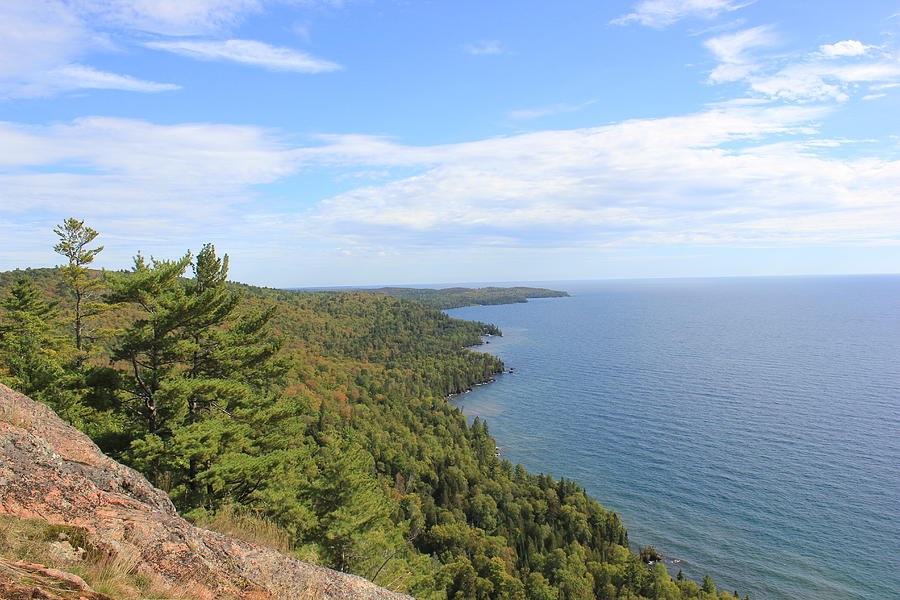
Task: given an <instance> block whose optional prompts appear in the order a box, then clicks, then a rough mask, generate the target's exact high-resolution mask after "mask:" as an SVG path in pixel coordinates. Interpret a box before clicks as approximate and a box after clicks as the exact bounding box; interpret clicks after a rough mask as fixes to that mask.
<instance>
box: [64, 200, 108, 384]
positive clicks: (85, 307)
mask: <svg viewBox="0 0 900 600" xmlns="http://www.w3.org/2000/svg"><path fill="white" fill-rule="evenodd" d="M53 232H54V233H55V234H56V235H57V236H59V243H57V244H56V245H55V246H53V250H54V251H55V252H56V253H57V254H61V255H62V256H65V257H66V258H67V259H68V264H66V265H63V266H61V267H60V271H61V273H62V276H63V282H64V283H65V284H66V285H67V286H68V287H69V289H70V290H71V292H72V295H73V296H74V298H75V304H74V307H73V312H74V317H73V325H74V334H75V348H76V350H77V351H78V353H79V354H78V355H77V356H76V364H77V365H78V366H79V367H80V366H81V364H82V363H83V362H84V360H85V356H84V354H83V352H84V350H86V346H87V344H88V342H89V341H91V331H90V329H89V328H88V323H89V321H90V320H92V319H94V318H96V317H97V316H99V315H100V314H102V313H104V312H106V311H107V310H109V309H110V306H109V305H108V304H106V303H104V302H102V301H99V297H100V289H99V288H100V287H101V286H102V281H101V280H99V279H97V278H93V277H91V274H90V269H89V267H88V265H90V264H91V263H93V262H94V259H95V258H96V257H97V255H98V254H99V253H100V252H102V251H103V246H98V247H96V248H88V245H89V244H90V243H91V242H93V241H94V240H95V239H96V238H97V236H98V235H99V234H98V233H97V232H96V231H94V230H93V229H91V228H90V227H85V225H84V221H79V220H77V219H74V218H69V219H66V220H65V221H63V223H62V224H61V225H59V226H57V227H56V229H54V230H53Z"/></svg>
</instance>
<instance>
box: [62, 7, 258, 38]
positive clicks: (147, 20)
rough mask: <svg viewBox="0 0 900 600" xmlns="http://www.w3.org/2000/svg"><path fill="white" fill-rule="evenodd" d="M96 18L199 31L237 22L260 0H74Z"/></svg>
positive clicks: (142, 26)
mask: <svg viewBox="0 0 900 600" xmlns="http://www.w3.org/2000/svg"><path fill="white" fill-rule="evenodd" d="M72 4H73V5H74V6H75V7H76V8H77V9H78V11H79V12H80V13H82V14H84V15H86V16H87V17H88V18H90V19H91V20H94V21H100V22H105V23H108V24H111V25H119V26H125V27H127V28H130V29H139V30H142V31H149V32H154V33H162V34H166V35H196V34H203V33H209V32H212V31H217V30H220V29H223V28H226V27H230V26H233V25H235V24H236V23H238V22H239V21H240V20H241V19H242V18H243V17H245V16H246V15H248V14H251V13H253V12H257V11H259V10H261V8H262V4H263V2H262V1H261V0H72Z"/></svg>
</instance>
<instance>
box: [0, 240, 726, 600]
mask: <svg viewBox="0 0 900 600" xmlns="http://www.w3.org/2000/svg"><path fill="white" fill-rule="evenodd" d="M191 265H193V267H192V266H191ZM189 268H193V269H195V270H197V273H196V275H195V277H194V278H193V279H184V278H182V275H184V274H186V272H187V270H188V269H189ZM226 272H227V262H224V264H223V261H222V260H220V259H217V258H216V257H215V255H214V252H213V251H212V249H211V248H209V247H207V248H204V250H203V251H201V252H200V253H198V255H197V257H196V258H194V257H184V258H182V259H178V260H174V261H160V262H155V263H150V264H147V263H144V264H141V263H138V264H136V268H135V270H134V272H132V273H131V274H130V275H127V276H126V275H123V274H112V276H110V277H107V279H106V280H100V279H98V274H96V273H89V274H88V275H89V277H90V280H91V281H92V282H97V283H96V288H95V291H96V294H95V301H96V302H97V303H101V300H102V301H105V302H108V303H114V304H113V305H111V306H105V307H104V308H103V310H98V311H97V312H98V316H97V317H96V318H95V319H93V320H92V321H91V322H90V323H89V326H88V329H87V330H86V331H87V332H88V333H87V334H86V338H85V339H91V340H94V341H93V342H92V343H88V344H86V345H85V347H84V348H83V349H82V350H81V351H77V350H74V349H73V347H72V344H73V342H72V334H71V327H72V320H71V316H72V308H71V296H70V295H69V294H68V292H67V288H66V285H65V284H64V283H63V282H62V281H61V280H60V278H59V274H58V273H57V272H54V271H53V270H34V271H31V272H30V273H27V274H29V275H31V276H32V279H33V280H34V281H35V284H36V286H35V287H29V284H27V282H25V283H19V284H11V282H12V281H14V280H16V279H17V278H18V275H21V274H22V273H21V272H20V273H17V274H4V275H2V276H0V283H5V284H6V289H7V291H3V292H2V293H3V294H4V297H5V300H4V301H3V302H4V303H3V308H4V314H3V315H2V319H0V333H2V337H0V341H2V345H0V365H2V366H0V369H2V370H0V381H5V382H8V383H9V384H10V385H11V386H12V387H14V388H16V389H18V390H19V391H22V392H26V393H28V394H29V395H31V396H32V397H33V398H35V399H36V400H40V401H42V402H45V403H47V404H49V405H51V406H52V407H53V408H54V409H56V410H57V412H59V413H60V415H61V416H63V417H64V418H66V419H67V420H68V421H69V422H71V423H72V424H74V425H76V426H78V427H79V428H81V429H82V430H83V431H85V432H86V433H87V434H88V435H90V436H91V438H92V439H94V441H95V442H96V443H97V444H98V445H99V446H100V448H101V449H102V450H103V451H104V452H106V453H107V454H109V455H111V456H112V457H113V458H115V459H116V460H119V461H122V462H124V463H126V464H128V465H129V466H131V467H133V468H135V469H137V470H138V471H140V472H141V473H143V474H144V475H146V476H147V477H148V479H150V481H151V482H153V483H154V484H155V485H156V486H157V487H159V488H161V489H163V490H165V491H166V492H167V493H168V496H169V497H170V498H171V500H172V501H173V502H174V505H175V507H176V508H177V510H178V511H179V512H180V513H181V514H183V515H185V516H187V517H188V518H189V519H190V520H193V521H195V522H199V523H209V524H210V527H212V526H214V524H215V523H217V522H218V521H217V519H219V518H220V517H221V516H222V515H228V514H232V513H234V512H237V513H244V514H252V515H254V516H256V517H258V518H261V519H264V520H265V521H266V522H267V523H270V524H272V525H273V526H274V527H275V528H276V529H277V534H278V536H280V538H281V539H283V540H284V546H285V548H286V552H288V553H289V554H291V556H294V557H297V558H301V559H304V560H307V561H310V562H313V563H316V564H321V565H325V566H328V567H332V568H335V569H338V570H341V571H347V572H352V573H356V574H358V575H361V576H363V577H366V578H368V579H371V580H372V581H374V582H375V583H376V584H378V585H381V586H384V587H387V588H389V589H394V590H398V591H401V592H406V593H409V594H412V595H414V596H416V597H417V598H420V599H422V600H425V599H433V600H489V599H496V600H501V599H509V600H512V599H519V600H526V599H527V600H590V599H593V598H600V599H603V600H607V599H609V600H612V599H613V598H634V599H640V598H669V599H671V600H679V599H682V598H683V599H687V598H702V599H704V600H708V599H712V598H723V599H728V598H731V597H732V596H731V595H730V594H727V593H724V592H717V591H716V589H715V586H714V584H713V583H712V582H711V581H704V584H703V586H702V588H701V586H698V585H697V584H695V583H693V582H690V581H684V580H681V579H678V580H676V579H673V578H671V577H670V576H669V574H668V573H666V571H665V567H664V566H663V565H662V564H659V563H657V564H655V565H652V566H648V565H646V564H645V563H644V562H643V561H642V560H641V557H639V556H638V554H637V553H634V552H632V551H631V550H630V549H629V544H628V538H627V533H626V531H625V529H624V527H622V525H621V523H620V521H619V518H618V516H617V515H616V514H615V513H613V512H611V511H608V510H606V509H604V508H603V507H602V506H601V505H600V504H599V503H598V502H596V501H595V500H593V499H591V498H589V497H588V496H587V495H586V494H585V493H584V491H583V489H582V488H581V487H580V486H579V485H578V484H576V483H574V482H572V481H569V480H565V479H563V480H557V479H554V478H552V477H550V476H547V475H534V474H529V473H527V472H526V471H525V470H524V469H523V468H522V467H521V466H514V465H511V464H510V463H509V462H508V461H505V460H502V458H499V457H497V456H495V442H494V440H493V438H492V437H491V436H490V434H489V432H488V429H487V426H486V425H485V424H484V423H482V422H479V421H477V420H476V422H474V423H472V424H469V423H467V421H466V419H465V417H464V416H463V415H462V414H461V413H460V411H459V410H458V409H456V408H455V407H453V406H452V405H450V404H448V403H447V402H446V401H445V399H444V398H445V397H446V396H447V395H449V394H452V393H455V392H459V391H462V390H464V389H466V388H468V387H469V386H471V385H473V384H475V383H479V382H483V381H488V380H490V378H491V377H492V375H493V374H494V373H496V372H498V371H499V370H501V369H502V364H501V363H500V362H499V361H498V360H497V359H496V358H494V357H492V356H489V355H486V354H482V353H477V352H472V351H470V350H466V349H465V348H466V347H468V346H472V345H473V344H477V343H478V342H479V341H480V338H481V336H482V335H484V334H485V333H498V332H497V330H496V328H493V327H492V326H489V325H485V324H479V323H470V322H466V321H461V320H458V319H452V318H450V317H448V316H447V315H445V314H444V313H442V312H440V311H439V310H435V309H432V308H429V307H426V306H425V305H423V304H422V303H420V302H414V301H409V300H403V299H398V298H391V297H386V296H382V295H377V294H369V293H347V294H337V293H311V292H291V291H286V290H270V289H263V288H256V287H253V286H246V285H240V284H226V283H225V274H226ZM10 285H12V287H9V286H10ZM8 290H13V292H15V293H14V294H12V295H10V292H9V291H8ZM51 298H55V299H57V300H60V301H61V304H60V305H59V306H58V307H51V306H48V305H47V301H48V299H51ZM60 310H61V311H62V312H61V313H59V314H57V311H60ZM32 342H36V343H32ZM646 555H648V553H646V552H645V556H646Z"/></svg>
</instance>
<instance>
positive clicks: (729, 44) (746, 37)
mask: <svg viewBox="0 0 900 600" xmlns="http://www.w3.org/2000/svg"><path fill="white" fill-rule="evenodd" d="M777 42H778V38H777V36H776V35H775V33H774V32H773V30H772V28H771V27H769V26H761V27H754V28H752V29H746V30H743V31H739V32H736V33H732V34H727V35H722V36H718V37H714V38H710V39H708V40H707V41H706V42H705V46H706V47H707V48H708V49H709V50H710V51H711V52H712V53H713V55H714V56H715V58H716V59H717V60H718V61H719V64H718V65H717V66H716V67H715V68H714V69H713V70H712V71H711V72H710V75H709V82H710V83H714V84H719V83H726V82H735V81H745V82H746V83H747V84H748V85H749V88H750V90H751V91H752V92H754V93H756V94H757V95H761V96H763V97H766V98H768V99H770V100H786V101H790V102H813V101H817V102H818V101H839V102H842V101H846V100H847V99H848V98H849V97H850V94H851V93H852V92H854V91H856V87H857V84H861V83H868V84H871V86H872V89H879V88H877V87H876V86H878V85H892V82H893V81H895V80H897V79H900V61H898V60H897V58H896V57H893V56H890V55H887V54H881V55H877V56H876V55H873V54H872V53H870V52H869V50H870V49H871V48H872V46H866V45H864V44H862V43H861V42H858V41H855V40H847V41H843V42H837V43H835V44H830V45H823V46H820V47H819V50H818V51H817V52H811V53H808V54H806V55H804V56H795V57H793V58H784V57H776V58H772V57H766V56H763V55H761V52H760V50H761V49H764V48H766V47H769V46H772V45H774V44H776V43H777Z"/></svg>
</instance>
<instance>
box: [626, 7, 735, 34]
mask: <svg viewBox="0 0 900 600" xmlns="http://www.w3.org/2000/svg"><path fill="white" fill-rule="evenodd" d="M748 4H750V2H742V1H738V0H644V1H643V2H639V3H638V4H637V5H635V7H634V12H632V13H629V14H627V15H623V16H621V17H619V18H617V19H615V20H613V23H614V24H616V25H626V24H628V23H634V22H637V23H640V24H641V25H646V26H648V27H657V28H661V27H666V26H668V25H671V24H673V23H675V22H677V21H680V20H682V19H686V18H690V17H699V18H703V19H713V18H715V17H717V16H719V15H720V14H721V13H723V12H730V11H734V10H737V9H739V8H742V7H744V6H747V5H748Z"/></svg>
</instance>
